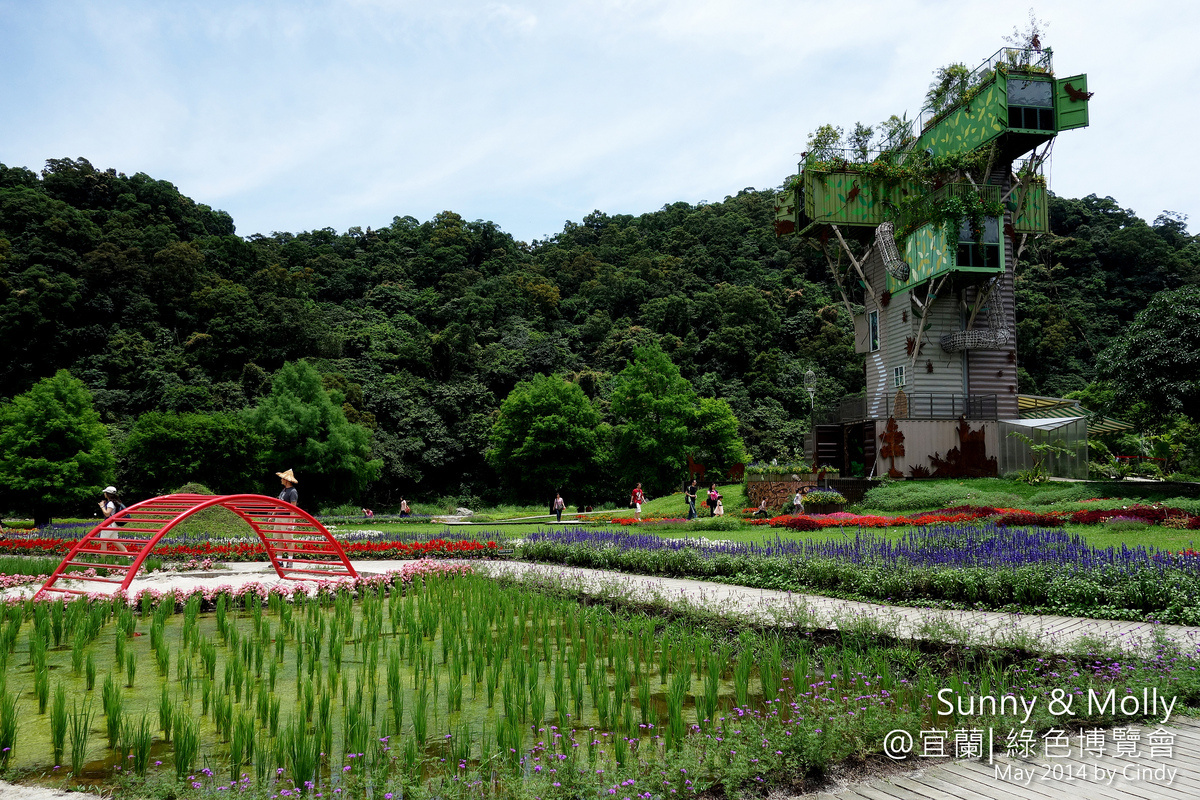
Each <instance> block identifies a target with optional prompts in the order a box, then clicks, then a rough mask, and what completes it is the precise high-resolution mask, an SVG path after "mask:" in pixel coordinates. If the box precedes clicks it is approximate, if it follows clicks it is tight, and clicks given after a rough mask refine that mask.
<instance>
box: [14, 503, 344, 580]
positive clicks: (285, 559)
mask: <svg viewBox="0 0 1200 800" xmlns="http://www.w3.org/2000/svg"><path fill="white" fill-rule="evenodd" d="M207 508H224V509H226V510H227V511H231V512H233V513H234V514H236V515H237V516H239V517H240V518H241V519H242V520H244V521H245V522H246V523H247V524H249V525H250V527H251V528H252V529H253V530H254V533H255V534H256V535H257V536H258V538H259V541H261V542H262V543H263V546H264V547H265V548H266V551H267V559H268V560H269V561H270V562H271V566H273V567H274V568H275V572H276V574H278V575H279V577H280V578H282V579H285V580H324V579H329V578H357V577H358V573H357V572H356V571H355V569H354V567H353V566H351V564H350V560H349V559H348V558H346V553H345V551H344V550H343V549H342V546H341V544H340V543H339V542H338V541H337V540H336V539H334V538H333V535H332V534H331V533H330V532H329V531H328V530H326V529H325V526H324V525H322V524H321V523H320V522H317V520H316V519H315V518H313V516H312V515H310V514H309V513H308V512H306V511H304V510H303V509H301V508H298V507H297V506H294V505H292V504H291V503H285V502H284V501H282V500H277V499H275V498H273V497H267V496H265V495H259V494H233V495H215V496H214V495H207V494H170V495H163V496H161V497H155V498H152V499H150V500H143V501H142V502H140V503H137V504H135V505H132V506H129V507H128V508H125V509H122V510H121V511H119V512H117V513H116V514H114V515H113V516H111V517H109V518H108V519H106V520H104V521H103V522H101V523H100V524H99V525H97V526H96V527H94V528H92V530H91V531H89V532H88V534H87V535H86V536H84V537H83V538H82V539H80V540H79V541H78V542H76V543H75V545H74V546H73V547H72V548H71V550H70V551H69V552H68V553H67V555H66V557H65V558H64V559H63V561H62V563H61V564H59V566H58V569H56V570H55V571H54V574H53V575H51V576H50V578H49V580H47V581H46V583H45V584H44V585H43V586H42V588H41V589H39V590H38V593H37V594H36V595H35V597H48V596H50V594H49V593H61V594H89V593H90V592H87V591H84V590H81V589H73V588H66V587H63V586H58V585H56V584H57V583H58V582H59V581H67V580H69V581H90V582H93V583H99V584H107V585H109V586H112V587H113V588H112V590H111V591H112V592H113V593H115V592H123V591H125V590H127V589H128V588H129V585H130V584H131V583H132V582H133V579H134V577H135V576H136V575H137V572H138V570H140V569H141V568H142V564H144V563H145V561H146V559H147V558H148V557H149V556H150V554H151V552H152V551H153V550H154V548H155V546H157V545H158V544H159V542H160V541H161V540H162V539H163V537H165V536H166V535H167V534H169V533H170V532H171V531H172V530H174V528H175V527H176V526H177V525H179V523H181V522H183V521H184V520H185V519H187V518H188V517H190V516H192V515H193V514H196V513H197V512H199V511H203V510H204V509H207ZM95 556H110V557H111V556H115V557H117V559H118V560H119V561H120V560H121V559H124V560H125V563H116V564H104V563H99V562H98V561H95V560H89V558H94V557H95ZM68 567H84V568H87V567H94V568H96V569H97V570H100V569H104V570H107V571H108V572H109V573H110V574H109V576H107V577H101V576H99V575H96V576H93V577H82V576H81V575H79V573H77V572H76V573H67V571H66V570H67V568H68ZM114 574H116V575H121V577H114Z"/></svg>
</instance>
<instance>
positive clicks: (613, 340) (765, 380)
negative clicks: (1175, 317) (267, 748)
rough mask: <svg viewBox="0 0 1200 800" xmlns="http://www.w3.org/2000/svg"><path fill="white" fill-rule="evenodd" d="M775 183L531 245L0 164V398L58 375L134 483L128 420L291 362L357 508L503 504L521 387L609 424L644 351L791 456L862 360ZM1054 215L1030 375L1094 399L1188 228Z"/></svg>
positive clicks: (1187, 281) (1046, 241)
mask: <svg viewBox="0 0 1200 800" xmlns="http://www.w3.org/2000/svg"><path fill="white" fill-rule="evenodd" d="M775 194H776V190H772V189H767V190H755V189H744V190H742V191H740V192H738V193H737V194H736V195H733V196H730V197H727V198H725V199H724V200H723V201H721V202H717V203H702V204H698V205H691V204H688V203H672V204H669V205H666V206H664V207H663V208H662V209H660V210H659V211H655V212H652V213H647V214H642V215H638V216H631V215H614V216H610V215H607V214H604V213H602V212H600V211H595V212H593V213H591V214H589V215H587V216H586V217H584V218H583V219H582V220H580V221H579V222H577V223H576V222H567V223H566V224H565V226H564V227H563V230H562V231H561V232H559V233H558V234H556V235H554V236H552V237H548V238H546V239H544V240H541V241H536V242H532V243H524V242H520V241H516V240H514V239H513V237H512V236H510V235H509V234H506V233H505V232H504V231H502V230H500V229H499V228H498V227H497V226H496V225H495V224H494V223H491V222H482V221H468V220H464V219H462V218H461V217H460V216H459V215H457V214H455V213H453V212H452V211H445V212H442V213H440V214H438V215H436V216H435V217H434V218H433V219H431V220H428V221H425V222H421V221H419V220H416V219H414V218H412V217H396V218H395V219H394V220H393V221H392V224H391V225H389V226H387V227H384V228H381V229H377V230H372V229H370V228H367V229H366V230H362V229H359V228H351V229H350V230H348V231H346V232H345V233H338V232H336V231H334V230H332V229H322V230H314V231H308V232H302V233H272V234H270V235H269V236H268V235H254V236H250V237H248V238H243V237H240V236H238V235H236V233H235V228H234V222H233V220H232V219H231V218H230V216H229V215H228V214H226V213H224V212H222V211H215V210H213V209H211V208H209V207H208V206H206V205H203V204H200V203H196V202H194V201H193V200H191V199H189V198H187V197H184V196H183V195H181V194H180V193H179V191H178V190H177V189H176V188H175V187H174V186H172V185H171V184H170V183H167V182H165V181H157V180H154V179H153V178H150V177H149V176H147V175H144V174H140V173H139V174H136V175H133V176H126V175H124V174H121V173H118V172H117V171H115V170H113V169H107V170H100V169H96V168H94V167H93V166H92V165H91V164H90V163H88V161H86V160H85V159H82V158H80V159H74V160H73V159H56V160H52V161H49V162H48V163H47V165H46V167H45V169H43V170H42V172H41V173H40V174H38V173H35V172H33V171H31V170H28V169H25V168H21V167H5V166H4V165H2V164H0V343H2V345H3V355H0V386H2V390H0V395H2V396H3V397H4V398H12V397H14V396H17V395H19V394H21V393H23V392H26V391H28V390H29V389H30V388H31V387H32V386H34V385H35V384H36V383H37V382H38V381H39V380H41V379H43V378H46V377H48V376H53V375H55V374H56V372H57V371H58V370H60V369H65V370H68V371H69V372H70V374H71V375H72V376H74V377H75V378H77V379H79V380H81V381H82V382H83V384H84V385H86V387H87V388H88V389H89V390H90V391H91V393H92V397H93V400H94V406H95V409H96V411H97V412H99V415H100V419H101V420H102V421H103V423H104V424H105V425H106V426H108V429H109V431H110V436H111V438H112V441H113V443H114V445H115V451H116V453H117V455H118V459H117V475H116V476H115V479H117V480H121V479H123V478H124V479H128V480H134V479H135V476H138V475H142V476H144V474H145V471H144V470H142V471H140V472H139V470H138V469H136V468H135V467H134V466H133V465H132V464H131V463H129V459H128V458H125V457H124V456H123V454H125V453H126V452H130V453H132V452H135V450H134V449H129V450H128V451H127V449H126V448H124V447H122V443H123V441H124V440H125V439H126V438H127V437H129V436H130V434H131V433H132V432H134V431H135V425H136V423H137V422H138V420H139V418H141V417H143V416H144V415H148V414H159V415H161V414H172V415H185V414H192V415H195V414H207V415H213V414H218V413H219V414H225V415H238V414H244V413H249V412H247V409H251V408H254V407H257V406H259V405H260V404H261V403H263V402H264V399H265V398H268V397H270V396H271V395H272V387H273V383H274V381H275V380H276V376H277V375H278V374H279V372H280V370H281V369H282V368H283V367H284V365H285V364H289V363H293V362H299V361H301V360H303V361H305V362H307V364H309V365H311V367H312V368H313V369H314V370H315V371H316V373H317V374H319V375H320V377H321V381H322V383H323V385H324V388H325V389H326V391H327V392H328V394H329V397H331V398H333V399H335V400H336V401H337V403H338V404H340V408H341V413H342V414H344V417H345V421H346V422H347V423H349V424H353V425H357V426H361V427H363V428H365V429H367V430H368V431H370V437H369V449H370V453H369V457H370V459H372V460H373V461H372V463H376V462H377V463H379V464H380V465H381V466H380V467H379V470H378V480H375V481H374V482H373V483H371V485H370V487H369V488H368V489H366V490H365V491H364V492H363V494H362V496H361V497H360V498H358V499H360V500H361V501H362V502H369V503H375V504H380V505H387V504H389V503H398V502H399V497H400V496H402V495H404V496H426V497H443V496H449V497H456V498H461V499H462V500H463V501H472V500H479V499H499V495H498V493H499V492H502V491H504V489H503V488H502V487H504V486H511V485H514V482H513V481H501V480H499V479H498V477H499V476H498V475H497V471H496V468H495V467H494V465H493V464H491V463H489V460H488V458H487V453H488V450H489V436H490V433H491V431H492V429H493V425H494V424H495V422H496V419H497V415H498V413H499V409H500V407H501V404H502V403H503V402H504V401H505V399H506V398H507V397H508V396H509V394H510V392H512V391H513V389H514V388H515V387H517V385H518V384H519V383H522V382H530V381H533V380H534V379H535V377H537V376H539V375H560V376H563V377H565V379H566V380H568V381H569V382H571V383H573V384H576V385H577V386H578V387H579V388H580V389H581V390H582V392H583V393H584V395H585V396H586V397H587V399H588V400H589V402H591V403H592V404H593V406H594V408H595V410H596V412H597V413H598V415H599V418H600V419H601V420H602V423H603V424H604V425H610V424H611V425H617V424H619V423H620V422H621V420H617V419H614V418H613V417H612V410H611V408H610V400H611V397H612V391H613V385H614V380H615V378H616V377H617V376H618V374H619V373H621V372H622V370H624V369H625V368H626V367H627V366H628V364H629V363H630V361H631V359H632V358H633V355H634V351H635V349H637V348H643V347H646V346H653V345H657V347H659V348H661V350H662V351H664V352H665V353H666V354H667V355H669V357H670V360H671V361H672V362H673V363H674V365H675V366H676V367H677V368H678V370H679V372H680V374H681V375H682V377H683V378H684V379H686V380H687V381H688V382H690V384H691V386H692V387H693V388H694V390H695V393H696V395H697V396H698V397H700V398H718V399H722V400H724V401H726V402H727V403H728V406H729V408H730V409H731V410H732V412H733V414H734V416H735V417H736V419H737V422H738V429H739V432H740V434H741V437H742V439H743V440H744V442H745V447H746V450H747V452H748V453H749V455H750V457H752V458H754V459H759V460H769V459H772V458H779V459H781V460H785V459H786V460H791V459H793V458H796V457H797V456H798V455H799V452H798V451H799V449H800V446H801V437H802V432H803V431H804V430H805V429H806V428H807V426H808V424H809V418H810V412H809V396H808V394H807V392H806V391H805V389H804V383H803V375H804V373H805V371H806V370H808V369H810V368H811V369H813V370H815V371H816V373H817V375H818V376H819V381H818V392H817V398H816V399H817V404H818V406H821V405H830V404H833V403H835V402H836V401H837V400H838V399H840V398H841V397H842V396H843V395H845V394H852V393H856V392H858V391H860V390H861V389H862V388H863V371H862V369H863V364H862V357H861V356H858V355H856V354H855V353H854V348H853V342H852V326H851V321H850V319H849V318H848V317H847V315H846V312H845V310H844V308H843V307H842V305H841V303H840V301H836V300H835V296H836V292H834V291H833V287H832V285H831V284H830V283H829V282H828V278H827V274H826V266H825V264H824V261H823V258H822V257H821V255H820V253H819V251H817V250H815V249H814V248H812V247H810V246H808V243H807V242H806V241H805V240H803V239H799V238H796V237H791V238H788V239H777V238H776V237H775V235H774V233H773V231H772V224H771V223H772V218H773V199H774V197H775ZM1051 227H1052V229H1053V234H1052V235H1051V236H1048V237H1045V238H1043V239H1042V240H1040V241H1038V242H1037V243H1036V245H1035V246H1033V247H1031V248H1029V249H1028V250H1027V251H1026V255H1025V258H1024V260H1023V261H1022V263H1021V264H1020V265H1019V267H1018V283H1017V292H1018V303H1019V308H1018V332H1019V342H1020V345H1019V357H1020V367H1021V373H1020V376H1021V385H1020V390H1021V391H1022V392H1027V393H1034V394H1049V395H1062V394H1065V393H1067V392H1071V391H1084V390H1089V387H1091V391H1092V395H1093V396H1101V395H1103V393H1102V392H1101V393H1099V394H1098V393H1097V392H1096V390H1095V387H1094V384H1095V383H1096V381H1097V379H1098V377H1103V376H1098V375H1097V374H1096V369H1097V367H1096V364H1097V356H1098V355H1099V354H1100V353H1101V352H1102V351H1104V350H1105V349H1106V348H1107V347H1108V346H1109V345H1110V344H1111V343H1112V342H1113V341H1114V340H1115V338H1116V337H1118V336H1120V335H1121V333H1122V331H1123V330H1124V329H1125V328H1126V327H1127V326H1128V325H1130V323H1131V322H1132V321H1133V319H1134V317H1135V315H1136V314H1137V313H1138V312H1139V311H1141V310H1142V309H1143V308H1145V307H1146V306H1147V305H1148V304H1149V303H1150V301H1151V299H1152V298H1153V297H1154V296H1155V295H1156V294H1157V293H1159V292H1160V291H1163V290H1171V289H1178V288H1179V287H1183V286H1188V285H1195V284H1197V283H1200V243H1198V242H1197V237H1195V236H1193V235H1191V234H1189V233H1188V231H1187V227H1186V220H1185V219H1183V218H1180V217H1178V216H1176V215H1172V214H1169V213H1164V215H1162V216H1160V217H1159V218H1158V219H1156V220H1155V221H1154V222H1153V223H1152V224H1147V223H1146V222H1144V221H1143V220H1141V219H1139V218H1137V217H1136V216H1135V215H1134V214H1133V213H1132V212H1130V211H1128V210H1125V209H1122V208H1121V207H1120V206H1119V204H1118V203H1117V202H1116V201H1114V200H1112V199H1111V198H1098V197H1095V196H1089V197H1086V198H1083V199H1064V198H1054V199H1053V202H1052V206H1051ZM1103 396H1104V397H1106V398H1108V400H1107V401H1106V402H1107V404H1108V405H1109V406H1111V407H1109V408H1105V409H1102V410H1105V411H1108V412H1110V413H1111V412H1120V411H1122V410H1125V411H1131V410H1135V409H1131V408H1130V407H1129V404H1125V407H1124V408H1122V403H1121V401H1120V399H1119V398H1118V397H1115V396H1114V395H1113V394H1112V393H1111V392H1110V393H1108V394H1107V395H1103ZM150 419H151V420H153V421H154V423H155V425H161V424H162V420H161V419H160V418H159V417H152V418H150ZM189 419H192V418H189ZM222 419H225V418H224V417H222ZM1138 421H1139V422H1141V423H1143V424H1145V425H1151V426H1152V425H1155V424H1161V423H1162V420H1161V419H1157V418H1155V417H1154V415H1153V414H1152V413H1150V412H1146V414H1145V418H1144V419H1139V420H1138ZM189 424H192V423H189ZM196 424H199V423H196ZM229 424H230V425H233V424H234V423H232V422H231V423H229ZM239 424H240V423H239ZM336 424H338V425H340V424H342V423H341V422H337V423H336ZM143 427H145V426H143ZM135 439H136V437H135ZM139 441H140V440H139ZM289 466H290V465H289ZM296 466H297V467H298V468H299V465H296ZM267 474H269V473H267ZM617 477H619V476H617V475H616V474H615V473H613V474H609V475H608V476H607V477H605V478H604V479H601V478H600V477H598V478H597V480H596V481H595V482H593V485H591V487H590V489H589V491H591V492H593V493H597V494H603V493H607V492H614V491H617V489H616V487H615V484H614V483H613V482H614V481H615V480H616V478H617ZM163 480H166V479H165V478H164V479H163ZM261 480H264V481H265V477H264V478H262V479H261ZM135 482H136V481H135ZM180 482H182V481H180ZM136 488H137V490H139V491H142V492H151V491H156V490H158V489H162V488H173V487H169V486H167V487H162V486H151V485H138V486H137V487H136ZM622 491H624V490H622ZM550 492H551V496H553V494H552V493H553V488H551V489H550ZM626 493H627V492H626ZM575 499H576V498H571V500H575Z"/></svg>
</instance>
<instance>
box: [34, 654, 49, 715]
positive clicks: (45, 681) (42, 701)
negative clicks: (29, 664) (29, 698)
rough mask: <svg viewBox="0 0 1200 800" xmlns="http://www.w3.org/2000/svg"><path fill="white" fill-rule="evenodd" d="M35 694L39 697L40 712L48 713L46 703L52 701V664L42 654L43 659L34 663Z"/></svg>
mask: <svg viewBox="0 0 1200 800" xmlns="http://www.w3.org/2000/svg"><path fill="white" fill-rule="evenodd" d="M33 669H34V672H33V695H34V697H35V698H36V699H37V706H38V713H39V714H45V713H46V705H47V704H48V703H49V702H50V666H49V665H48V664H47V663H46V661H45V656H42V661H41V663H39V664H35V665H34V668H33Z"/></svg>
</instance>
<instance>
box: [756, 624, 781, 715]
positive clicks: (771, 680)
mask: <svg viewBox="0 0 1200 800" xmlns="http://www.w3.org/2000/svg"><path fill="white" fill-rule="evenodd" d="M758 677H759V680H760V681H761V682H762V697H763V703H766V704H768V706H767V707H768V708H770V704H771V703H773V702H775V700H777V699H778V695H779V687H780V684H781V683H782V679H783V644H782V643H781V642H780V641H779V637H778V636H776V637H774V638H773V639H772V640H771V643H770V645H769V646H768V647H767V652H766V656H765V657H764V658H763V659H762V660H761V662H760V663H759V667H758Z"/></svg>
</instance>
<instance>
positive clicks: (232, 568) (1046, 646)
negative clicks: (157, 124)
mask: <svg viewBox="0 0 1200 800" xmlns="http://www.w3.org/2000/svg"><path fill="white" fill-rule="evenodd" d="M351 563H353V564H354V568H355V569H356V570H358V572H359V573H360V574H378V573H383V572H387V571H389V570H398V569H401V568H403V567H404V566H405V565H406V564H407V565H411V564H412V563H413V562H412V561H411V560H410V561H354V562H351ZM452 563H467V564H471V565H472V566H474V567H475V568H476V569H478V570H479V571H481V572H485V573H488V574H492V575H508V576H511V577H514V578H519V579H521V580H528V581H533V582H543V581H552V582H556V583H564V584H566V585H568V586H570V587H571V588H573V589H575V590H577V591H579V592H582V593H585V594H590V595H593V596H606V597H613V598H628V599H630V600H635V601H639V602H647V603H658V602H670V603H683V604H688V605H691V606H694V607H696V608H698V609H703V610H707V611H709V612H712V613H716V614H722V615H726V616H732V617H740V618H743V619H747V620H752V621H754V622H757V623H770V624H777V625H799V626H804V627H809V628H815V629H822V628H823V629H829V630H845V629H847V628H858V629H860V630H866V631H874V632H878V633H882V634H886V635H889V636H894V637H896V638H898V639H921V640H927V641H940V642H948V643H956V644H977V645H978V644H992V645H1012V646H1025V647H1028V648H1030V649H1039V650H1042V651H1045V652H1068V651H1071V650H1074V649H1076V648H1078V647H1081V646H1087V645H1088V644H1090V643H1093V642H1094V643H1096V644H1097V645H1100V646H1103V647H1106V648H1111V647H1121V648H1123V649H1127V650H1133V649H1137V648H1140V647H1142V646H1144V645H1147V644H1151V643H1153V642H1154V640H1155V637H1156V636H1158V637H1165V638H1167V639H1169V640H1171V641H1173V642H1175V643H1177V644H1178V645H1179V646H1180V648H1181V649H1182V650H1183V652H1185V653H1189V654H1198V653H1200V628H1196V627H1187V626H1183V625H1153V624H1150V623H1145V622H1113V621H1110V620H1095V619H1082V618H1079V617H1059V616H1052V615H1023V614H1004V613H996V612H989V611H943V610H937V609H928V608H904V607H900V606H889V605H883V604H880V603H862V602H856V601H852V600H837V599H833V598H829V597H821V596H819V595H810V594H795V593H792V592H780V591H773V590H770V589H751V588H747V587H744V586H733V585H730V584H725V583H714V582H711V581H698V580H688V579H684V578H659V577H647V576H641V575H628V574H625V573H621V572H610V571H606V570H596V569H584V568H579V567H566V566H559V565H547V564H530V563H526V562H523V561H462V562H457V561H456V562H452ZM278 580H279V579H278V578H277V577H276V575H275V572H274V571H273V570H272V569H271V568H270V567H269V566H268V565H267V564H266V563H264V562H249V563H231V564H229V565H228V569H225V570H221V571H216V572H207V573H194V572H185V573H163V572H159V573H153V574H149V575H139V576H138V577H136V578H135V579H134V581H133V584H132V585H131V587H130V589H131V592H132V593H137V592H139V591H141V590H142V589H147V588H148V589H156V590H159V591H165V590H167V589H171V588H174V587H181V588H185V589H190V588H192V587H197V586H202V587H207V588H212V587H216V586H222V585H228V586H232V587H237V586H241V585H245V584H247V583H262V584H264V585H270V584H272V583H275V582H278ZM288 583H290V582H288ZM38 588H39V587H38V586H29V587H21V588H19V589H10V590H7V591H6V592H3V593H0V596H28V595H31V594H33V592H35V591H37V589H38ZM88 588H93V587H91V586H89V587H88Z"/></svg>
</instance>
